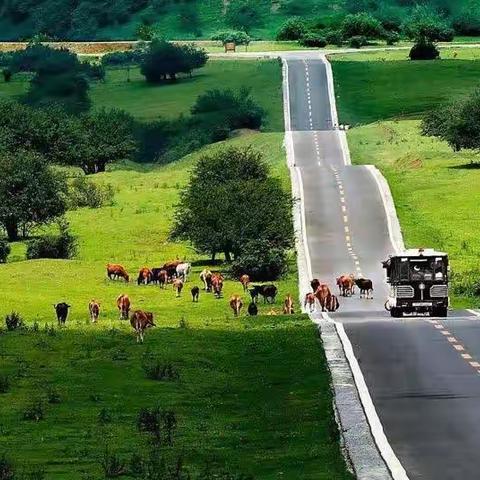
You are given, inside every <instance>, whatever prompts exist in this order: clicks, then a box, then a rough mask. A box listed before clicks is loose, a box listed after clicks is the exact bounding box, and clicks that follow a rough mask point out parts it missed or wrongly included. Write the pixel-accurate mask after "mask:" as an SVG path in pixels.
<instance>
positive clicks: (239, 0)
mask: <svg viewBox="0 0 480 480" xmlns="http://www.w3.org/2000/svg"><path fill="white" fill-rule="evenodd" d="M262 13H263V11H262V8H261V6H260V5H259V2H258V1H257V0H232V1H231V2H230V4H229V6H228V8H227V12H226V14H225V22H226V23H227V25H229V26H230V27H233V28H235V29H237V30H244V31H245V32H247V33H248V32H249V31H250V30H251V29H252V28H254V27H258V26H259V25H261V24H262V23H263V15H262Z"/></svg>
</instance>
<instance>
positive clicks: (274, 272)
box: [231, 240, 288, 281]
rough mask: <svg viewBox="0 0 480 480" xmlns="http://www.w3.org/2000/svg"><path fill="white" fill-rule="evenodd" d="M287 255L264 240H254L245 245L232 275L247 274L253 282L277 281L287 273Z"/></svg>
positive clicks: (235, 262)
mask: <svg viewBox="0 0 480 480" xmlns="http://www.w3.org/2000/svg"><path fill="white" fill-rule="evenodd" d="M287 268H288V264H287V255H286V251H285V250H284V249H282V248H278V247H274V246H272V245H271V244H270V243H269V242H267V241H264V240H253V241H250V242H249V243H247V245H245V248H244V250H243V252H242V253H241V255H240V256H239V257H238V258H237V259H235V261H234V262H233V264H232V268H231V271H232V275H233V276H234V277H235V278H240V277H241V276H242V275H244V274H247V275H249V276H250V278H251V279H252V280H253V281H270V280H277V279H278V278H280V277H281V276H282V275H284V274H285V273H286V272H287Z"/></svg>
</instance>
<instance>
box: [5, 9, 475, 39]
mask: <svg viewBox="0 0 480 480" xmlns="http://www.w3.org/2000/svg"><path fill="white" fill-rule="evenodd" d="M415 3H416V2H413V1H412V2H410V1H405V0H120V1H115V2H113V1H107V0H102V1H96V0H83V1H81V2H80V1H79V0H73V1H71V0H8V1H7V0H0V40H4V41H9V40H25V39H30V38H32V37H33V36H36V35H41V36H46V37H49V38H52V39H57V40H94V39H95V40H116V39H128V40H130V39H137V38H138V37H139V35H138V30H139V28H140V27H141V26H145V27H146V29H148V30H150V31H154V32H155V34H157V35H161V36H163V37H166V38H168V39H205V38H210V36H211V35H212V34H213V33H214V32H216V31H219V30H225V29H227V28H237V29H246V30H247V31H248V32H249V34H251V35H252V36H253V37H254V38H257V39H272V38H275V35H276V32H277V30H278V28H279V26H280V25H281V24H282V23H283V22H284V21H285V20H286V19H287V18H289V17H292V16H299V17H303V18H304V19H306V20H308V21H311V22H312V23H314V24H315V25H316V26H318V27H325V26H327V27H328V26H329V25H332V24H333V25H335V24H336V23H338V22H339V21H341V19H342V18H343V17H344V16H345V15H346V14H347V13H356V12H359V11H369V12H371V13H373V14H374V15H376V16H377V17H378V18H380V19H381V20H384V21H388V22H394V23H397V24H399V23H401V22H402V21H403V19H404V18H405V16H406V15H408V14H409V12H410V10H411V8H412V7H413V5H415ZM424 3H427V4H430V5H431V6H432V7H433V8H435V9H437V10H438V11H439V12H441V13H442V14H443V15H445V16H446V17H448V18H449V19H450V20H452V21H453V20H455V19H457V18H458V15H459V14H460V13H461V12H462V10H464V9H465V12H466V13H465V14H467V13H468V15H467V17H468V19H469V25H470V27H471V26H472V25H473V27H475V28H476V27H478V25H477V23H479V22H478V19H477V16H478V15H476V12H478V10H479V9H480V2H479V0H460V1H455V2H454V1H453V0H429V1H426V2H424ZM467 3H468V5H467ZM465 7H466V8H465ZM457 23H458V22H457ZM475 28H474V30H475ZM479 30H480V29H479ZM463 33H468V32H463ZM469 33H470V34H472V33H474V32H473V31H470V32H469ZM477 33H478V32H477Z"/></svg>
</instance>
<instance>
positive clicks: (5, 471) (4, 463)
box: [0, 454, 15, 480]
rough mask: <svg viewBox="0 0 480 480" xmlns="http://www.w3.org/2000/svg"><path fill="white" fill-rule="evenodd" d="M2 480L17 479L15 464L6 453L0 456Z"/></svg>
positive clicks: (0, 476)
mask: <svg viewBox="0 0 480 480" xmlns="http://www.w3.org/2000/svg"><path fill="white" fill-rule="evenodd" d="M0 480H15V466H14V464H13V462H12V461H11V460H10V459H8V458H7V457H6V456H5V454H2V456H1V457H0Z"/></svg>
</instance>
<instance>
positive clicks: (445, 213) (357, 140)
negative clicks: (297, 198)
mask: <svg viewBox="0 0 480 480" xmlns="http://www.w3.org/2000/svg"><path fill="white" fill-rule="evenodd" d="M348 140H349V145H350V150H351V154H352V160H353V161H354V163H356V164H374V165H376V166H377V167H379V168H380V169H381V171H382V173H383V174H384V175H385V177H386V178H387V180H388V183H389V184H390V188H391V190H392V194H393V197H394V200H395V206H396V209H397V213H398V216H399V219H400V224H401V226H402V230H403V234H404V238H405V243H406V245H407V247H412V248H415V247H421V246H424V247H434V248H437V249H439V250H442V251H446V252H448V254H449V255H450V259H451V265H452V270H453V272H454V273H457V274H460V275H464V274H468V273H470V272H478V271H479V257H480V237H479V235H478V225H479V224H480V211H479V209H478V198H479V195H480V168H472V165H471V162H478V160H479V157H478V155H474V154H473V153H471V152H461V153H453V152H452V150H451V149H450V147H449V146H448V145H447V144H446V143H443V142H440V141H438V140H436V139H432V138H426V137H423V136H421V134H420V130H419V122H418V121H415V120H403V121H388V122H378V123H373V124H370V125H366V126H362V127H358V128H354V129H352V130H350V131H349V133H348ZM474 167H475V166H474ZM460 278H461V277H460ZM452 300H453V304H454V306H455V307H458V308H461V307H479V306H480V299H479V298H478V297H463V296H461V295H458V294H457V295H454V296H453V297H452Z"/></svg>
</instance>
